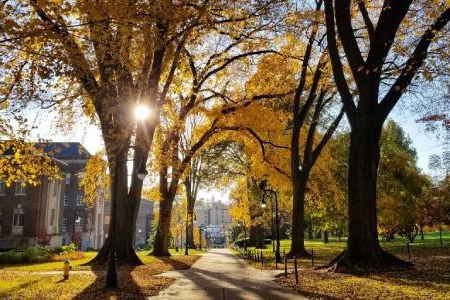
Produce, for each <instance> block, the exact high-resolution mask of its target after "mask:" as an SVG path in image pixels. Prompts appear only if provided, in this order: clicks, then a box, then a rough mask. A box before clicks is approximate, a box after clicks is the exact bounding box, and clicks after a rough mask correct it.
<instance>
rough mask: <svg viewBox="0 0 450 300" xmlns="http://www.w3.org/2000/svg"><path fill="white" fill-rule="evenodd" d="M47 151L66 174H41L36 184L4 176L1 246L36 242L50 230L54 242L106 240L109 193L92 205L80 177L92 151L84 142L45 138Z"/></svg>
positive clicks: (84, 244) (95, 244)
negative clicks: (8, 181) (12, 181)
mask: <svg viewBox="0 0 450 300" xmlns="http://www.w3.org/2000/svg"><path fill="white" fill-rule="evenodd" d="M40 146H44V149H45V151H46V153H48V154H49V156H51V157H52V159H53V160H54V161H55V162H57V163H58V164H59V165H60V166H61V168H60V169H61V174H60V175H61V178H63V180H52V181H48V180H47V179H44V178H43V179H42V181H41V184H39V185H37V186H30V185H27V186H22V185H21V184H20V183H16V184H13V185H12V186H11V187H9V188H7V187H6V186H5V184H4V183H1V182H0V248H25V247H29V246H34V245H36V241H37V237H39V236H42V235H43V234H48V235H49V236H51V242H50V246H59V245H64V244H69V243H71V242H74V243H76V244H77V246H78V247H79V249H82V250H85V249H87V248H94V249H99V248H100V247H101V246H102V245H103V242H104V232H103V219H104V201H105V193H104V192H102V193H100V194H99V195H98V197H97V201H95V203H94V204H93V205H92V207H88V206H87V205H86V203H85V202H84V193H83V190H82V189H81V188H80V185H79V184H80V180H81V179H82V177H83V176H84V170H85V167H86V163H87V162H88V160H89V158H90V157H91V155H90V154H89V152H88V151H87V150H86V149H85V148H84V147H83V146H82V145H81V144H80V143H46V144H40Z"/></svg>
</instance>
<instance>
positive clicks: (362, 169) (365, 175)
mask: <svg viewBox="0 0 450 300" xmlns="http://www.w3.org/2000/svg"><path fill="white" fill-rule="evenodd" d="M426 2H427V1H412V0H405V1H397V0H384V1H351V0H334V1H333V0H325V15H326V18H325V19H326V27H327V42H328V49H329V52H330V60H331V64H332V66H333V75H334V79H335V83H336V86H337V88H338V90H339V94H340V96H341V99H342V101H343V104H344V109H345V112H346V115H347V119H348V122H349V124H350V127H351V134H350V155H349V173H348V198H349V210H348V211H349V236H348V240H347V244H348V246H347V248H346V249H345V250H344V251H343V253H342V254H341V255H339V256H338V257H336V258H335V259H334V260H333V261H331V262H330V266H331V267H332V268H333V269H334V270H337V271H343V272H352V271H356V270H360V269H370V270H373V269H383V268H389V267H399V266H403V267H409V266H410V264H408V263H406V262H404V261H402V260H400V259H398V258H396V257H395V256H393V255H391V254H389V253H387V252H386V251H384V250H383V249H381V246H380V243H379V240H378V232H377V215H376V212H377V174H378V165H379V161H380V138H381V131H382V128H383V124H384V122H385V121H386V119H387V118H388V116H389V114H390V112H391V111H392V109H393V108H394V107H395V106H396V104H397V103H398V101H399V100H400V98H401V97H402V95H403V94H404V93H405V92H406V91H407V90H408V88H409V87H410V85H411V82H412V80H413V79H414V78H415V77H416V76H421V77H422V78H424V79H425V80H426V78H429V77H430V76H429V74H430V72H429V71H430V70H429V69H427V68H424V67H423V66H424V63H425V61H426V58H427V56H428V55H429V54H431V52H433V50H434V48H433V46H434V45H438V44H439V41H440V40H442V41H444V40H445V39H447V40H448V38H447V37H444V38H443V36H447V35H442V36H441V35H439V33H440V32H441V31H444V33H445V29H444V28H445V27H446V25H447V23H448V21H449V20H450V7H449V3H448V1H437V2H435V3H436V4H435V5H433V6H427V5H426ZM373 20H375V21H376V23H374V21H373ZM419 23H420V24H421V25H423V28H425V29H424V30H422V31H420V30H414V31H411V30H410V29H411V26H412V25H413V24H414V25H415V26H416V25H418V24H419ZM356 28H362V29H363V32H364V33H361V30H356ZM336 31H337V32H336ZM407 32H409V33H411V32H413V33H414V35H412V34H408V33H407ZM337 33H338V34H337ZM361 34H362V35H363V37H367V39H364V38H363V39H361V38H360V36H361ZM405 36H408V38H407V39H405V38H404V37H405ZM338 38H339V43H338V42H337V39H338ZM444 43H445V42H444ZM432 44H433V46H432ZM340 46H342V50H343V52H344V53H345V59H344V60H343V58H342V56H341V53H340V48H341V47H340ZM439 47H440V46H436V47H435V48H439ZM410 49H413V50H412V51H411V50H410ZM437 52H439V51H437ZM447 54H448V53H447ZM430 56H431V55H430ZM433 57H434V58H435V59H436V60H438V59H448V55H444V56H442V57H438V56H437V55H435V56H433ZM345 63H348V68H344V64H345ZM347 70H348V73H347V74H346V73H345V71H347ZM419 70H423V72H422V73H421V72H420V71H419ZM384 83H386V85H385V84H384Z"/></svg>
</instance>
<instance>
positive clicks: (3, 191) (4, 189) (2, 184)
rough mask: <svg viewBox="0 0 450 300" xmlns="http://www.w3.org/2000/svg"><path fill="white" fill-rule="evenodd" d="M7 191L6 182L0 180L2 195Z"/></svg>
mask: <svg viewBox="0 0 450 300" xmlns="http://www.w3.org/2000/svg"><path fill="white" fill-rule="evenodd" d="M5 193H6V183H5V182H4V181H2V180H0V195H4V194H5Z"/></svg>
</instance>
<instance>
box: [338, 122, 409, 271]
mask: <svg viewBox="0 0 450 300" xmlns="http://www.w3.org/2000/svg"><path fill="white" fill-rule="evenodd" d="M358 121H360V122H359V123H358V125H357V126H354V127H353V128H352V132H351V139H350V153H349V174H348V192H349V195H348V196H349V201H348V211H349V226H348V227H349V234H348V242H347V244H348V247H347V249H346V250H344V252H343V253H342V254H341V255H339V256H338V257H336V258H335V259H334V260H333V261H332V262H331V263H330V266H331V267H332V269H333V270H335V271H339V272H358V271H370V270H375V269H376V270H379V269H385V268H388V267H391V266H407V265H408V263H406V262H404V261H402V260H400V259H398V258H396V257H395V256H393V255H391V254H389V253H387V252H385V251H383V250H382V249H381V247H380V243H379V240H378V231H377V212H376V199H377V192H376V188H377V172H378V163H379V160H380V144H379V143H380V135H381V129H382V125H377V124H379V123H380V122H376V120H362V119H360V120H358Z"/></svg>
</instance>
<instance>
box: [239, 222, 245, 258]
mask: <svg viewBox="0 0 450 300" xmlns="http://www.w3.org/2000/svg"><path fill="white" fill-rule="evenodd" d="M238 226H241V221H238ZM242 228H243V229H244V252H246V251H247V230H245V219H242Z"/></svg>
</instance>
